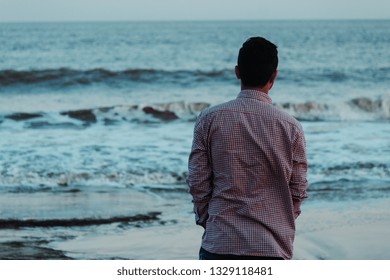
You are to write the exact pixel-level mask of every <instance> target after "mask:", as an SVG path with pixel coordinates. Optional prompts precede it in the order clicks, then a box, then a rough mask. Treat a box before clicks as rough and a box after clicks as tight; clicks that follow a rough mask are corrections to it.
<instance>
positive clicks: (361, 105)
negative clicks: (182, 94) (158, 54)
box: [0, 95, 390, 129]
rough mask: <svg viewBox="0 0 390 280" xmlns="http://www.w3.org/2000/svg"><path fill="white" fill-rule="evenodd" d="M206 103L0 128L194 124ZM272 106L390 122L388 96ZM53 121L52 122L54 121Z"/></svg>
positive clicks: (131, 108)
mask: <svg viewBox="0 0 390 280" xmlns="http://www.w3.org/2000/svg"><path fill="white" fill-rule="evenodd" d="M210 105H211V104H210V103H207V102H184V101H178V102H167V103H160V104H139V105H117V106H111V107H98V108H89V109H81V110H71V111H62V112H58V113H50V114H49V113H44V112H36V113H25V112H15V113H11V114H6V115H0V125H1V124H2V123H3V122H4V121H5V120H12V121H16V122H26V125H27V127H28V128H33V129H45V128H47V129H54V128H82V127H85V126H86V125H87V126H88V125H91V124H95V123H101V124H103V125H106V126H110V125H116V124H119V123H126V122H132V123H138V124H150V123H159V122H160V123H161V122H170V121H175V120H184V121H194V120H195V119H196V117H197V115H198V114H199V113H200V112H201V111H202V110H204V109H205V108H207V107H209V106H210ZM275 106H277V107H279V108H281V109H282V110H284V111H286V112H288V113H289V114H291V115H292V116H294V117H295V118H297V119H298V120H301V121H350V120H352V121H355V120H356V121H388V120H390V95H384V96H382V97H380V98H378V99H370V98H367V97H360V98H354V99H351V100H348V101H345V102H340V103H320V102H316V101H307V102H302V103H292V102H287V103H277V104H275ZM53 120H55V121H53Z"/></svg>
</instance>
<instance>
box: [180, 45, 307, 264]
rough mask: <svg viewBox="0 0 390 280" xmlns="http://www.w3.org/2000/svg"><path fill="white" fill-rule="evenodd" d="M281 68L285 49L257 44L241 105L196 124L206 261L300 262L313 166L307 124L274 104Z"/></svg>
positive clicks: (245, 61)
mask: <svg viewBox="0 0 390 280" xmlns="http://www.w3.org/2000/svg"><path fill="white" fill-rule="evenodd" d="M277 66H278V54H277V47H276V46H275V45H274V44H273V43H271V42H269V41H267V40H266V39H264V38H261V37H253V38H249V39H248V40H247V41H246V42H245V43H244V44H243V45H242V48H241V49H240V52H239V55H238V63H237V66H236V68H235V72H236V76H237V78H238V79H240V81H241V92H240V93H239V95H238V97H237V99H235V100H232V101H229V102H227V103H224V104H221V105H218V106H215V107H212V108H208V109H206V110H204V111H203V112H202V113H201V114H200V115H199V117H198V119H197V121H196V124H195V129H194V139H193V145H192V151H191V154H190V157H189V175H188V178H187V183H188V185H189V191H190V193H191V195H192V197H193V203H194V212H195V216H196V223H197V224H198V225H200V226H202V227H203V228H204V229H205V232H204V234H203V237H202V246H201V249H200V252H199V258H200V259H291V258H292V252H293V241H294V236H295V219H296V218H297V217H298V215H299V214H300V205H301V202H302V200H303V199H304V198H306V197H307V194H306V188H307V180H306V171H307V161H306V152H305V138H304V134H303V130H302V127H301V125H300V123H299V122H298V121H297V120H295V119H294V118H293V117H291V116H289V115H288V114H287V113H285V112H283V111H281V110H279V109H278V108H276V107H274V106H273V105H272V101H271V99H270V97H269V96H268V92H269V90H270V89H271V88H272V86H273V84H274V81H275V78H276V75H277V73H278V72H277Z"/></svg>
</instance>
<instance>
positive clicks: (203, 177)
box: [187, 116, 213, 228]
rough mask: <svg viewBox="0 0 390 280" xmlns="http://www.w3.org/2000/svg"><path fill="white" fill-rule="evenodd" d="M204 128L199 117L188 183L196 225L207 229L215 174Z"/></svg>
mask: <svg viewBox="0 0 390 280" xmlns="http://www.w3.org/2000/svg"><path fill="white" fill-rule="evenodd" d="M203 126H204V124H203V122H202V119H201V117H200V116H199V117H198V119H197V122H196V124H195V129H194V139H193V143H192V150H191V153H190V156H189V161H188V178H187V183H188V186H189V192H190V194H191V195H192V202H193V203H194V212H195V221H196V224H198V225H200V226H202V227H204V228H206V221H207V219H208V205H209V201H210V198H211V194H212V187H213V186H212V177H213V176H212V174H213V172H212V167H211V162H210V159H209V153H208V150H207V143H206V138H207V137H206V135H205V133H204V131H205V129H204V127H203Z"/></svg>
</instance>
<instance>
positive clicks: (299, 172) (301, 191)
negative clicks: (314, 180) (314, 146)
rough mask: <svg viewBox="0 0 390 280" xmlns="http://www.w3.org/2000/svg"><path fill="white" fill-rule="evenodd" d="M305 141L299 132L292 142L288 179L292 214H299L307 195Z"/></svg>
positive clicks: (296, 215)
mask: <svg viewBox="0 0 390 280" xmlns="http://www.w3.org/2000/svg"><path fill="white" fill-rule="evenodd" d="M306 174H307V159H306V141H305V137H304V134H303V132H302V131H301V132H299V133H298V136H297V138H296V140H295V142H294V150H293V170H292V176H291V179H290V191H291V195H292V201H293V207H294V216H295V218H297V217H298V216H299V215H300V214H301V203H302V201H303V200H304V199H305V198H307V197H308V195H307V192H306V189H307V187H308V183H307V179H306Z"/></svg>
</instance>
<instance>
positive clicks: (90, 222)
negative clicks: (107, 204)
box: [0, 212, 161, 229]
mask: <svg viewBox="0 0 390 280" xmlns="http://www.w3.org/2000/svg"><path fill="white" fill-rule="evenodd" d="M159 215H161V212H149V213H147V214H138V215H135V216H117V217H110V218H82V219H73V218H72V219H47V220H35V219H29V220H20V219H0V229H18V228H26V227H30V228H31V227H32V228H36V227H39V228H50V227H85V226H99V225H107V224H116V223H120V224H128V223H134V222H151V221H157V220H159V218H158V216H159Z"/></svg>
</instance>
